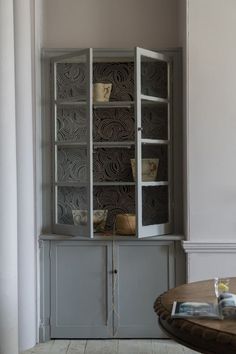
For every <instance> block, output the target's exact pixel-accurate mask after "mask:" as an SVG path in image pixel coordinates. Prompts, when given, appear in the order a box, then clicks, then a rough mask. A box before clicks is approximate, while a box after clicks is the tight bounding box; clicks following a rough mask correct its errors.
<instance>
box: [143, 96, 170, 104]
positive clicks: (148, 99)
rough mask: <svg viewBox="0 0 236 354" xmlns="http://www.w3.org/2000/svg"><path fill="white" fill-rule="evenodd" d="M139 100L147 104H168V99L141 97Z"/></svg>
mask: <svg viewBox="0 0 236 354" xmlns="http://www.w3.org/2000/svg"><path fill="white" fill-rule="evenodd" d="M140 98H141V100H142V101H144V103H147V102H149V103H169V100H168V99H166V98H161V97H154V96H148V95H141V96H140Z"/></svg>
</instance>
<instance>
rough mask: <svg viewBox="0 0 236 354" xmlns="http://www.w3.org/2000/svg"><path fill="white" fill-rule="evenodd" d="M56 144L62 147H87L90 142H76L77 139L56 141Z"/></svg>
mask: <svg viewBox="0 0 236 354" xmlns="http://www.w3.org/2000/svg"><path fill="white" fill-rule="evenodd" d="M55 145H56V146H62V147H86V146H87V145H88V144H87V143H86V142H79V141H78V142H75V141H56V142H55Z"/></svg>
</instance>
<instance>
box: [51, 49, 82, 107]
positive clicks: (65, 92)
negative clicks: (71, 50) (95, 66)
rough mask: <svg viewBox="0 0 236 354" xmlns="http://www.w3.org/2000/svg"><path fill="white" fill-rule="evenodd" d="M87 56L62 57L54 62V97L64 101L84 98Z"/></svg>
mask: <svg viewBox="0 0 236 354" xmlns="http://www.w3.org/2000/svg"><path fill="white" fill-rule="evenodd" d="M86 70H87V57H86V55H81V56H79V57H73V58H68V59H64V60H63V61H61V62H60V63H57V64H56V99H57V100H64V101H69V100H73V101H84V100H86V88H87V83H88V82H87V78H86Z"/></svg>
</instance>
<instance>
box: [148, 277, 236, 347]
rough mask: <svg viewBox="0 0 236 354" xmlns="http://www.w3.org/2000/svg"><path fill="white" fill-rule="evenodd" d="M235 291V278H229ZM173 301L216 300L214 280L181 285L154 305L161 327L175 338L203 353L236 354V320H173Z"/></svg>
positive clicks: (231, 289)
mask: <svg viewBox="0 0 236 354" xmlns="http://www.w3.org/2000/svg"><path fill="white" fill-rule="evenodd" d="M230 292H232V293H235V294H236V278H230ZM173 301H206V302H213V301H215V293H214V281H213V280H206V281H200V282H195V283H189V284H184V285H181V286H179V287H177V288H174V289H170V290H169V291H167V292H165V293H164V294H162V295H160V296H159V297H158V298H157V299H156V301H155V304H154V309H155V312H156V313H157V315H158V316H159V324H160V326H161V328H162V329H163V330H164V332H166V333H167V334H168V335H169V336H170V337H172V338H173V339H174V340H175V341H177V342H179V343H180V344H182V345H185V346H186V347H189V348H191V349H194V350H196V351H198V352H200V353H205V354H213V353H216V354H236V319H224V320H213V319H209V320H208V319H194V318H191V319H190V318H188V319H179V318H178V319H173V318H171V309H172V304H173Z"/></svg>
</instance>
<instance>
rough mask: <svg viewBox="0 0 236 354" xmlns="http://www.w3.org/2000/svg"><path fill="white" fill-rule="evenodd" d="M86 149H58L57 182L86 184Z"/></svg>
mask: <svg viewBox="0 0 236 354" xmlns="http://www.w3.org/2000/svg"><path fill="white" fill-rule="evenodd" d="M87 176H88V174H87V149H86V148H85V147H84V148H60V147H59V148H58V154H57V182H81V183H86V182H87Z"/></svg>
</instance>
